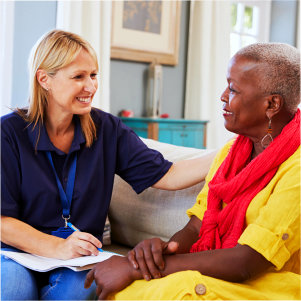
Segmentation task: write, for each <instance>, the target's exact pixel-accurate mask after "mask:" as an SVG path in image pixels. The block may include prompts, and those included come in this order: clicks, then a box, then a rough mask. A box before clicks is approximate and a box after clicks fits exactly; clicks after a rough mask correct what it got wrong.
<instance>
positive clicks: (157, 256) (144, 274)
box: [85, 238, 178, 300]
mask: <svg viewBox="0 0 301 301" xmlns="http://www.w3.org/2000/svg"><path fill="white" fill-rule="evenodd" d="M177 250H178V243H176V242H173V241H171V242H164V241H162V240H161V239H160V238H152V239H147V240H144V241H142V242H140V243H139V244H138V245H137V246H136V247H135V248H134V249H133V250H131V251H129V253H128V255H127V257H121V256H112V257H110V258H109V259H107V260H105V261H103V262H99V263H98V264H96V265H95V266H94V267H93V268H92V270H91V271H90V272H89V273H88V274H87V276H86V281H85V288H89V287H90V286H91V284H92V282H93V280H94V281H95V283H96V285H97V289H96V294H97V296H98V299H99V300H103V299H108V298H109V297H110V295H112V294H114V293H117V292H119V291H121V290H122V289H124V288H126V287H127V286H128V285H130V284H131V283H132V282H133V281H135V280H139V279H142V278H144V279H145V280H147V281H148V280H151V279H157V278H161V277H162V274H161V272H162V271H163V270H164V268H165V263H164V258H163V255H170V254H174V253H175V252H176V251H177Z"/></svg>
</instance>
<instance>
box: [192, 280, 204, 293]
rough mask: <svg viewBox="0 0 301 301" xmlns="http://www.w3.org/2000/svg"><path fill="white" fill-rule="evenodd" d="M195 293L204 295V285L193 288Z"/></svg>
mask: <svg viewBox="0 0 301 301" xmlns="http://www.w3.org/2000/svg"><path fill="white" fill-rule="evenodd" d="M194 289H195V292H196V293H197V295H205V294H206V286H205V285H204V284H201V283H200V284H197V285H196V286H195V288H194Z"/></svg>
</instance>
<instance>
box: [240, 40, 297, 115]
mask: <svg viewBox="0 0 301 301" xmlns="http://www.w3.org/2000/svg"><path fill="white" fill-rule="evenodd" d="M235 56H243V57H246V58H248V59H250V60H253V61H255V62H257V63H259V67H258V68H257V69H256V70H255V72H257V73H258V74H260V75H261V79H262V80H261V81H260V83H259V88H260V89H261V90H262V91H263V92H264V93H270V94H280V95H282V97H283V98H284V106H285V107H286V109H287V110H288V111H289V112H291V113H294V112H296V110H297V107H298V105H299V103H300V52H299V51H298V49H297V48H295V47H293V46H290V45H288V44H284V43H255V44H251V45H249V46H246V47H244V48H242V49H240V50H239V51H238V52H237V53H236V54H235Z"/></svg>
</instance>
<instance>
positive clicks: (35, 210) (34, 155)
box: [1, 109, 172, 247]
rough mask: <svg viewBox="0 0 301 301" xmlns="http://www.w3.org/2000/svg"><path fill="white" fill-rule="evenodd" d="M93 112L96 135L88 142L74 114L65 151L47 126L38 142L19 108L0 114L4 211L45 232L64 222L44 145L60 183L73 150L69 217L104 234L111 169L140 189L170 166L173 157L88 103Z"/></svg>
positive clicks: (86, 228) (36, 132)
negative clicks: (74, 161) (71, 136)
mask: <svg viewBox="0 0 301 301" xmlns="http://www.w3.org/2000/svg"><path fill="white" fill-rule="evenodd" d="M91 116H92V119H93V121H94V123H95V125H96V129H97V139H96V140H95V141H94V142H93V144H92V146H91V147H89V148H88V147H86V146H85V142H86V141H85V137H84V135H83V133H82V130H81V125H80V121H79V118H78V117H77V116H74V120H75V132H74V139H73V142H72V145H71V148H70V151H69V153H68V154H65V153H63V152H62V151H60V150H59V149H57V148H56V147H55V146H54V145H53V144H52V143H51V141H50V139H49V137H48V134H47V131H46V129H45V127H43V126H41V127H40V138H39V140H38V143H37V137H38V136H39V127H38V126H37V127H36V128H35V129H33V126H32V125H29V126H28V124H27V123H26V122H25V121H24V120H23V119H22V118H21V117H20V116H19V115H18V114H17V113H11V114H8V115H5V116H3V117H2V118H1V214H2V215H4V216H10V217H14V218H17V219H19V220H21V221H23V222H25V223H28V224H29V225H31V226H33V227H34V228H36V229H38V230H40V231H42V232H45V233H50V232H51V231H53V230H55V229H57V228H58V227H62V226H64V220H63V219H62V205H61V200H60V197H59V192H58V187H57V184H56V179H55V175H54V173H53V170H52V168H51V165H50V162H49V161H48V159H47V157H46V151H51V153H52V157H53V161H54V165H55V168H56V171H57V174H58V175H59V177H60V179H61V182H62V184H63V186H64V189H65V185H66V182H67V181H66V180H67V177H68V172H69V167H70V163H71V161H72V159H73V157H74V154H75V153H77V168H76V176H75V184H74V191H73V198H72V204H71V210H70V211H71V212H70V213H71V219H70V221H71V223H72V224H74V225H75V226H76V227H78V228H79V229H80V230H81V231H85V232H89V233H91V234H93V235H94V236H96V237H97V238H98V239H100V240H102V235H103V229H104V224H105V220H106V216H107V213H108V208H109V205H110V200H111V195H112V188H113V182H114V175H115V174H118V175H119V176H120V177H121V178H123V179H124V180H125V181H127V182H128V183H129V184H130V185H131V186H132V188H133V189H134V190H135V191H136V192H137V193H140V192H142V191H143V190H144V189H146V188H148V187H150V186H152V185H153V184H155V183H156V182H157V181H158V180H160V178H161V177H162V176H163V175H164V174H165V173H166V172H167V171H168V169H169V168H170V167H171V165H172V163H171V162H169V161H167V160H165V159H164V158H163V156H162V155H161V154H160V153H159V152H157V151H155V150H152V149H149V148H148V147H147V146H146V145H145V144H144V143H143V142H142V141H141V140H140V139H139V137H138V136H137V135H136V134H135V133H134V132H133V131H132V130H131V129H130V128H128V127H127V126H126V125H124V124H123V123H122V122H121V120H120V119H119V118H117V117H115V116H113V115H111V114H108V113H105V112H102V111H100V110H98V109H92V111H91ZM2 247H5V245H4V244H3V243H2Z"/></svg>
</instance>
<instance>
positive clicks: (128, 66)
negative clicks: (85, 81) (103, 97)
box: [110, 1, 190, 118]
mask: <svg viewBox="0 0 301 301" xmlns="http://www.w3.org/2000/svg"><path fill="white" fill-rule="evenodd" d="M189 4H190V3H189V2H188V1H183V2H182V7H181V30H180V47H179V63H178V65H177V66H163V97H162V98H163V99H162V113H169V115H170V117H171V118H181V117H183V115H184V97H185V84H186V57H187V46H186V45H187V43H188V40H187V38H188V28H189V6H190V5H189ZM148 66H149V64H148V63H139V62H131V61H121V60H111V79H110V80H111V83H110V84H111V91H110V93H111V103H110V105H111V113H113V114H115V115H117V114H118V112H120V111H121V110H122V109H131V110H133V111H134V114H135V116H137V117H139V116H143V115H144V112H145V100H146V84H147V71H148Z"/></svg>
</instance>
